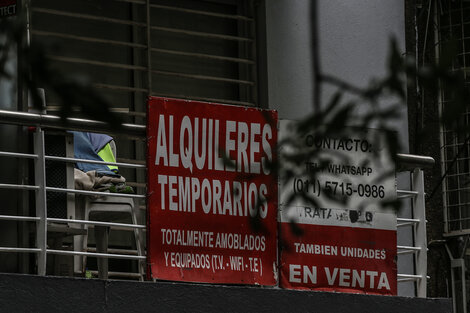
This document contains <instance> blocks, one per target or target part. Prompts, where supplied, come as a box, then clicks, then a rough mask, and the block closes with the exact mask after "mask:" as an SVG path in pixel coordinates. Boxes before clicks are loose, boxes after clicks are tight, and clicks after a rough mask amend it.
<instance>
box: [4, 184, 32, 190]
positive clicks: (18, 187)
mask: <svg viewBox="0 0 470 313" xmlns="http://www.w3.org/2000/svg"><path fill="white" fill-rule="evenodd" d="M0 189H18V190H38V189H39V187H38V186H29V185H15V184H0Z"/></svg>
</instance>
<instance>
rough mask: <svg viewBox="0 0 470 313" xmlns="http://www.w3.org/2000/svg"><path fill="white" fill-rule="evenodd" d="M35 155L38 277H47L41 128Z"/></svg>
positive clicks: (36, 140)
mask: <svg viewBox="0 0 470 313" xmlns="http://www.w3.org/2000/svg"><path fill="white" fill-rule="evenodd" d="M34 153H35V154H37V156H38V158H37V159H36V160H35V164H34V180H35V182H34V184H35V185H36V186H38V187H39V189H38V190H37V191H36V216H37V217H39V218H40V220H39V221H38V223H37V224H36V246H37V247H38V248H39V249H41V251H40V252H39V253H38V259H37V266H38V275H42V276H45V275H46V260H47V202H46V163H45V159H44V156H45V149H44V132H43V131H42V130H41V128H40V127H38V128H37V129H36V132H35V133H34Z"/></svg>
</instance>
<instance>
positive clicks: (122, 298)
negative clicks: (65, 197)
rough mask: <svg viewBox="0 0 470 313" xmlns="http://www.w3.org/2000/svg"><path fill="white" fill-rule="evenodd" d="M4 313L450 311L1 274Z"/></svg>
mask: <svg viewBox="0 0 470 313" xmlns="http://www.w3.org/2000/svg"><path fill="white" fill-rule="evenodd" d="M0 286H1V288H0V311H2V312H25V313H27V312H34V313H38V312H47V313H54V312H61V313H62V312H67V313H73V312H79V313H83V312H87V313H93V312H113V313H119V312H123V313H130V312H165V313H171V312H192V313H195V312H225V313H226V312H244V313H247V312H257V313H262V312H269V313H275V312H318V313H320V312H325V313H331V312H335V313H346V312H351V313H353V312H357V313H369V312H370V313H376V312H388V313H393V312H397V313H408V312H409V313H415V312H426V313H450V312H451V311H452V305H451V302H450V300H448V299H413V298H402V297H386V296H365V295H351V294H341V293H327V292H302V291H289V290H280V289H268V288H253V287H252V288H248V287H228V286H210V285H195V284H177V283H163V282H159V283H139V282H123V281H101V280H86V279H69V278H52V277H38V276H26V275H24V276H23V275H0Z"/></svg>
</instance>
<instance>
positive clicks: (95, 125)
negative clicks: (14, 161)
mask: <svg viewBox="0 0 470 313" xmlns="http://www.w3.org/2000/svg"><path fill="white" fill-rule="evenodd" d="M0 123H5V124H14V125H22V126H23V125H30V126H36V127H48V128H58V129H64V130H65V129H66V130H79V131H92V132H100V131H101V132H105V133H115V134H121V135H128V136H137V137H145V135H146V127H145V126H144V125H136V124H122V125H121V127H120V129H111V127H110V126H109V125H108V124H106V123H104V122H101V121H95V120H87V119H80V118H70V117H69V118H66V119H62V118H61V117H60V116H56V115H45V114H35V113H26V112H17V111H7V110H0Z"/></svg>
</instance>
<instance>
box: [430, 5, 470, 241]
mask: <svg viewBox="0 0 470 313" xmlns="http://www.w3.org/2000/svg"><path fill="white" fill-rule="evenodd" d="M441 9H442V10H440V14H438V18H439V37H440V38H439V42H440V47H441V48H442V47H445V45H446V44H447V43H449V42H450V41H454V42H456V44H457V48H458V54H457V58H456V60H455V61H454V64H453V66H452V69H451V70H452V71H460V72H461V73H462V75H464V78H465V81H466V82H467V83H468V84H469V85H470V76H469V74H470V71H469V69H470V2H466V1H462V0H460V1H445V2H442V8H441ZM451 100H452V95H451V94H450V92H449V91H448V90H445V89H443V90H441V99H440V101H441V106H443V107H444V106H446V104H447V103H448V102H449V101H451ZM469 101H470V100H469ZM458 123H459V124H460V125H461V126H466V127H468V126H469V125H470V110H467V111H466V112H465V114H463V115H462V116H461V117H460V120H459V121H458ZM469 135H470V134H464V133H462V132H459V133H456V132H454V131H452V130H449V129H445V128H444V129H442V134H441V146H442V151H441V152H442V160H443V164H442V169H443V173H445V172H447V175H446V177H445V180H444V182H443V192H444V204H445V213H446V225H445V226H446V232H447V233H450V234H452V233H454V234H462V233H470V137H469Z"/></svg>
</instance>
